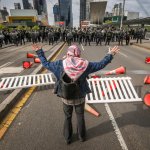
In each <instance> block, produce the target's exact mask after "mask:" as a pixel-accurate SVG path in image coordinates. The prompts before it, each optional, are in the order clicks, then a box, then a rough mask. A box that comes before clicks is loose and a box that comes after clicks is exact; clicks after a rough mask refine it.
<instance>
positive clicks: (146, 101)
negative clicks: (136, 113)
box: [144, 92, 150, 107]
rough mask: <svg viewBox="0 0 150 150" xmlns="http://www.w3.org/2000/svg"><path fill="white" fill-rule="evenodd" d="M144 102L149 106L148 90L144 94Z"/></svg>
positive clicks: (149, 95)
mask: <svg viewBox="0 0 150 150" xmlns="http://www.w3.org/2000/svg"><path fill="white" fill-rule="evenodd" d="M144 103H145V105H147V106H149V107H150V92H148V93H146V94H145V95H144Z"/></svg>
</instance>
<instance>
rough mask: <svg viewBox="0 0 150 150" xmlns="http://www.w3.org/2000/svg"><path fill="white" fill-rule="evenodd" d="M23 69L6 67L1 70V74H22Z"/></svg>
mask: <svg viewBox="0 0 150 150" xmlns="http://www.w3.org/2000/svg"><path fill="white" fill-rule="evenodd" d="M23 70H24V69H23V67H5V68H1V69H0V74H4V73H20V72H21V71H23Z"/></svg>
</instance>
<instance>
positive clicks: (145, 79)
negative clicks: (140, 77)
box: [144, 76, 150, 84]
mask: <svg viewBox="0 0 150 150" xmlns="http://www.w3.org/2000/svg"><path fill="white" fill-rule="evenodd" d="M144 83H145V84H150V76H146V77H145V78H144Z"/></svg>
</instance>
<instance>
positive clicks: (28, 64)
mask: <svg viewBox="0 0 150 150" xmlns="http://www.w3.org/2000/svg"><path fill="white" fill-rule="evenodd" d="M32 64H33V62H30V61H23V64H22V66H23V68H24V69H28V68H31V66H32Z"/></svg>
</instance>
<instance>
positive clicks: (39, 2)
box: [33, 0, 47, 15]
mask: <svg viewBox="0 0 150 150" xmlns="http://www.w3.org/2000/svg"><path fill="white" fill-rule="evenodd" d="M33 5H34V9H36V10H37V12H38V15H42V13H45V14H47V4H46V0H33Z"/></svg>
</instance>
